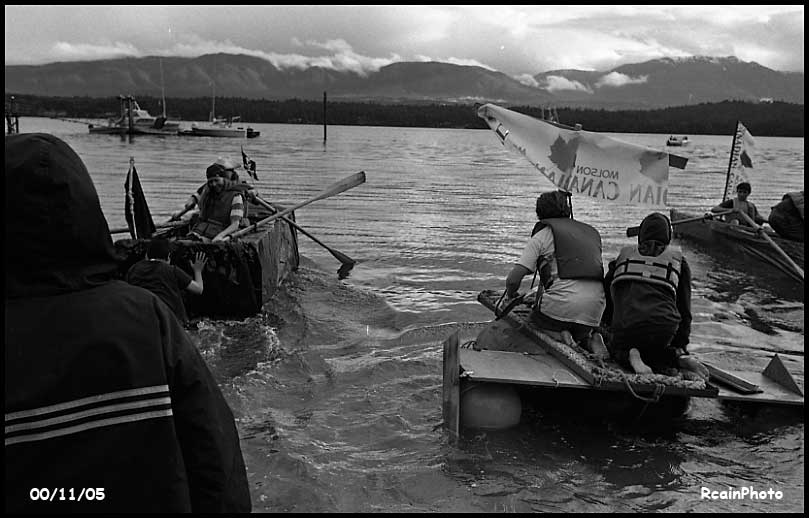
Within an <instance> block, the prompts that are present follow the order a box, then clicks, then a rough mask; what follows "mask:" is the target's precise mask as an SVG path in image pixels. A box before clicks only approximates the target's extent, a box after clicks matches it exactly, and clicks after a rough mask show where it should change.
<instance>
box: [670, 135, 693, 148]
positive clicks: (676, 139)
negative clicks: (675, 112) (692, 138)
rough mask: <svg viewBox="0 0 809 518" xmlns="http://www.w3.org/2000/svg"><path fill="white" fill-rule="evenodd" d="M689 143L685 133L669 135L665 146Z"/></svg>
mask: <svg viewBox="0 0 809 518" xmlns="http://www.w3.org/2000/svg"><path fill="white" fill-rule="evenodd" d="M688 143H689V140H688V137H687V136H685V135H682V136H675V135H671V136H670V137H669V139H668V140H667V141H666V145H667V146H687V145H688Z"/></svg>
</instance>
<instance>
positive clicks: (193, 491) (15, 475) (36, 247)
mask: <svg viewBox="0 0 809 518" xmlns="http://www.w3.org/2000/svg"><path fill="white" fill-rule="evenodd" d="M4 174H5V177H6V239H7V242H8V243H10V244H13V246H9V247H7V248H6V268H5V270H6V314H5V317H6V319H5V436H4V438H5V445H4V455H5V465H6V474H5V475H6V476H5V509H6V512H7V513H9V512H12V513H14V512H41V513H64V512H82V513H84V512H106V513H120V512H128V513H147V512H160V513H174V512H231V513H236V512H249V511H250V509H251V502H250V493H249V486H248V482H247V474H246V470H245V466H244V460H243V457H242V453H241V449H240V446H239V437H238V433H237V430H236V426H235V423H234V418H233V414H232V412H231V410H230V408H229V407H228V405H227V402H226V401H225V399H224V397H223V396H222V393H221V391H220V389H219V387H218V386H217V384H216V381H215V380H214V378H213V376H212V375H211V372H210V371H209V370H208V368H207V366H206V365H205V362H204V361H203V359H202V358H201V356H200V354H199V352H198V351H197V349H196V347H195V346H194V344H193V342H192V341H191V339H190V337H189V336H188V334H187V333H186V332H185V330H184V329H183V328H182V326H181V325H180V322H179V321H178V320H177V318H176V317H175V316H174V314H173V313H172V311H171V310H170V309H169V308H168V306H166V304H164V303H163V302H162V301H161V300H160V299H159V298H158V297H157V296H156V295H154V294H153V293H151V292H149V291H148V290H145V289H143V288H139V287H137V286H132V285H129V284H127V283H126V282H123V281H119V280H114V276H115V273H116V270H117V268H118V265H117V263H116V256H115V252H114V248H113V246H112V240H111V238H110V233H109V227H108V225H107V222H106V220H105V219H104V216H103V213H102V211H101V206H100V203H99V199H98V195H97V194H96V190H95V187H94V185H93V182H92V180H91V179H90V176H89V174H88V172H87V169H86V168H85V166H84V164H83V163H82V161H81V159H80V158H79V157H78V155H76V153H75V152H74V151H73V150H72V149H71V148H70V147H69V146H68V145H67V144H65V143H64V142H63V141H61V140H60V139H58V138H56V137H54V136H52V135H47V134H20V135H13V136H7V137H6V150H5V169H4Z"/></svg>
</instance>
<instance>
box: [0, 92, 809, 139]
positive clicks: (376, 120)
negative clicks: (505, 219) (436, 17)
mask: <svg viewBox="0 0 809 518" xmlns="http://www.w3.org/2000/svg"><path fill="white" fill-rule="evenodd" d="M12 95H13V96H14V97H15V104H16V110H17V112H18V113H19V114H20V116H23V117H25V116H33V117H55V118H83V119H104V118H107V117H114V116H117V115H118V114H119V113H120V105H119V101H118V98H117V97H109V98H94V97H42V96H35V95H27V94H21V95H17V94H10V93H7V94H6V95H5V105H6V110H8V109H9V100H10V97H11V96H12ZM137 101H138V104H139V105H140V107H141V108H143V109H145V110H148V111H149V112H150V113H152V114H153V115H155V114H159V113H162V111H163V109H162V106H161V100H160V98H157V97H147V96H144V97H139V98H138V99H137ZM210 105H211V99H210V98H203V97H199V98H169V99H167V100H166V106H167V109H168V110H167V111H168V115H169V117H170V118H172V119H179V120H187V121H200V120H207V119H208V113H209V111H210ZM504 107H507V108H510V109H512V110H514V111H518V112H521V113H525V114H527V115H531V116H533V117H537V118H541V116H542V113H543V111H545V113H547V106H543V107H541V106H514V105H504ZM216 111H217V115H220V116H225V117H227V116H236V115H239V116H241V118H242V122H244V123H292V124H323V111H324V110H323V102H322V101H314V100H302V99H289V100H285V101H274V100H265V99H246V98H228V97H223V98H217V100H216ZM555 111H556V112H557V113H558V115H559V119H560V121H561V122H562V123H564V124H569V125H573V124H581V125H582V127H583V128H584V129H586V130H590V131H603V132H616V133H661V134H685V135H729V134H732V133H733V131H735V128H736V121H739V120H740V121H742V122H743V123H744V124H745V126H746V127H747V128H748V129H749V130H750V132H751V133H752V134H753V135H756V136H773V137H803V136H804V114H803V112H804V107H803V105H802V104H793V103H785V102H772V103H750V102H743V101H723V102H720V103H704V104H697V105H689V106H677V107H670V108H661V109H652V110H625V109H622V110H607V109H595V108H584V107H562V106H559V107H556V108H555ZM326 122H327V123H328V124H333V125H360V126H398V127H423V128H468V129H487V128H488V126H486V123H485V122H484V121H483V120H481V119H480V118H478V117H477V115H476V110H475V105H472V104H452V103H439V102H423V103H412V102H410V103H387V102H370V101H369V102H349V101H343V100H339V101H329V102H328V103H327V104H326Z"/></svg>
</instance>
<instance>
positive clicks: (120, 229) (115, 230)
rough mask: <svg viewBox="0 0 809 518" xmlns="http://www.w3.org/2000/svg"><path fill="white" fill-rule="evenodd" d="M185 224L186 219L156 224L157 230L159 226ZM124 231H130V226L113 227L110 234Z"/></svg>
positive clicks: (166, 226)
mask: <svg viewBox="0 0 809 518" xmlns="http://www.w3.org/2000/svg"><path fill="white" fill-rule="evenodd" d="M185 224H186V222H184V221H175V222H169V223H161V224H159V225H155V230H156V229H159V228H172V227H180V226H182V225H185ZM124 232H129V228H127V227H124V228H113V229H110V234H123V233H124Z"/></svg>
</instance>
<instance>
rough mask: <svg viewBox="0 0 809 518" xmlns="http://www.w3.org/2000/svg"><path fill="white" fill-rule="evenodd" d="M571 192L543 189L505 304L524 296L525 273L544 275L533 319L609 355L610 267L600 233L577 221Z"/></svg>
mask: <svg viewBox="0 0 809 518" xmlns="http://www.w3.org/2000/svg"><path fill="white" fill-rule="evenodd" d="M569 197H570V194H569V193H567V192H565V191H561V190H559V191H550V192H545V193H542V194H541V195H540V196H539V198H537V204H536V214H537V218H538V219H539V221H538V222H537V223H536V224H535V225H534V229H533V231H532V233H531V238H530V239H529V240H528V243H527V244H526V245H525V249H524V250H523V252H522V256H521V257H520V260H519V261H517V263H515V264H514V267H513V268H512V270H511V272H510V273H509V274H508V277H507V278H506V292H505V294H504V297H503V300H502V301H501V304H500V308H506V307H507V306H508V305H509V304H511V303H512V302H513V299H514V298H516V297H517V296H518V294H517V292H518V290H519V288H520V284H521V283H522V280H523V277H525V276H526V275H528V274H530V273H535V272H536V273H538V275H539V279H538V291H537V295H536V297H535V299H534V301H533V310H532V313H531V320H532V321H533V322H534V323H535V324H536V325H537V327H539V328H541V329H542V330H543V331H545V332H547V333H548V334H549V335H551V336H553V337H554V338H557V339H560V340H562V341H564V342H565V343H568V345H572V343H571V342H576V343H583V344H584V346H585V347H587V348H589V349H590V350H591V351H592V352H594V353H595V354H596V355H597V356H599V357H606V356H608V352H607V350H606V348H605V347H604V344H603V339H602V338H601V335H600V334H599V333H597V332H596V333H594V332H593V331H594V329H595V328H597V327H598V325H599V323H600V321H601V315H602V313H603V312H604V307H605V304H606V303H605V299H604V285H603V278H604V266H603V264H602V262H601V236H600V235H599V233H598V231H597V230H596V229H595V228H593V227H591V226H590V225H587V224H586V223H582V222H580V221H576V220H574V219H573V216H572V210H571V206H570V198H569Z"/></svg>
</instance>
